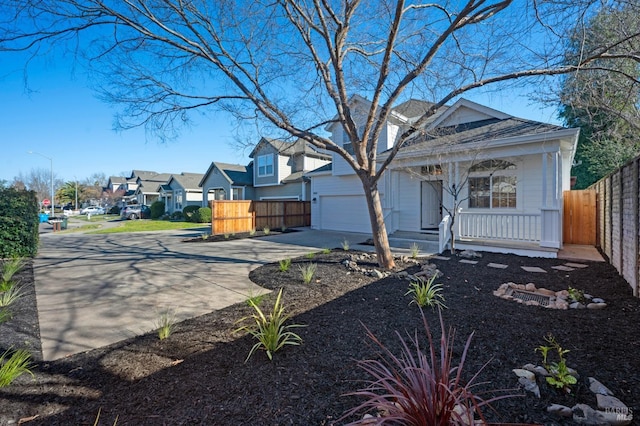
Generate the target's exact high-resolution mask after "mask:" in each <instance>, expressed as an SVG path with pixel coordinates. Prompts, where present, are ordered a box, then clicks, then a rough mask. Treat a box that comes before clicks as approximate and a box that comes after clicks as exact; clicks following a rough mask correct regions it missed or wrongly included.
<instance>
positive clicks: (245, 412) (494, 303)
mask: <svg viewBox="0 0 640 426" xmlns="http://www.w3.org/2000/svg"><path fill="white" fill-rule="evenodd" d="M347 256H348V254H347V253H344V252H341V251H334V252H333V253H331V254H327V255H320V254H319V255H317V256H316V258H315V259H313V261H314V262H317V263H318V272H317V280H316V281H315V282H313V283H312V284H310V285H303V284H302V283H301V280H300V279H299V271H298V265H297V264H302V263H306V262H309V261H310V260H309V259H306V258H301V259H296V260H295V261H294V265H293V266H292V268H291V270H290V272H287V273H282V272H279V271H278V267H277V265H275V264H269V265H265V266H263V267H261V268H259V269H257V270H256V271H254V272H253V273H252V274H251V279H252V280H254V281H255V282H256V283H258V284H260V285H262V286H264V287H267V288H271V289H276V288H280V287H284V296H283V299H284V303H285V305H286V306H287V308H288V310H289V312H292V313H293V314H294V315H295V316H294V317H293V319H292V321H293V322H295V323H298V324H304V325H306V327H304V328H300V329H298V331H299V334H300V335H301V336H302V338H303V339H304V344H303V345H302V346H299V347H297V346H290V347H287V348H285V349H284V350H283V351H281V352H278V353H276V355H275V357H274V360H273V361H272V362H270V361H268V359H267V357H266V355H265V354H264V353H263V352H258V353H256V354H255V355H254V356H253V357H252V358H251V359H249V360H248V361H247V362H246V363H245V362H244V360H245V358H246V356H247V354H248V352H249V350H250V348H251V346H252V345H253V341H252V340H251V339H250V338H249V337H248V336H239V335H237V334H234V333H233V330H234V329H235V328H236V327H237V326H236V324H235V322H236V321H237V320H238V319H239V318H241V317H243V316H246V315H247V314H249V313H250V310H249V308H248V307H247V306H246V305H244V304H240V305H236V306H231V307H228V308H226V309H222V310H220V311H216V312H213V313H211V314H208V315H204V316H201V317H198V318H194V319H192V320H188V321H185V322H183V323H180V324H179V326H178V327H177V330H176V332H175V333H174V334H173V335H172V336H171V337H170V338H169V339H168V340H166V341H162V342H160V341H158V339H157V338H156V336H155V335H145V336H139V337H136V338H134V339H130V340H127V341H123V342H120V343H118V344H115V345H111V346H109V347H105V348H100V349H97V350H93V351H90V352H87V353H82V354H77V355H74V356H71V357H68V358H65V359H62V360H59V361H55V362H45V363H38V364H37V365H36V367H35V369H34V372H35V379H32V378H31V377H29V376H23V377H21V378H20V379H19V380H18V381H17V382H16V383H15V384H14V385H12V386H10V387H8V388H5V389H1V390H0V424H10V422H12V421H17V420H18V419H19V418H26V417H30V416H38V417H37V418H36V419H35V420H33V421H31V422H29V423H28V424H46V425H71V424H73V425H78V424H93V422H94V420H95V418H96V415H97V413H98V411H99V410H100V409H101V411H102V414H101V422H102V423H101V424H105V425H106V424H108V425H111V424H113V422H114V420H115V418H116V416H117V417H118V425H147V424H148V425H165V424H167V425H182V424H184V425H192V424H206V425H211V424H215V425H327V424H331V423H333V422H335V421H336V420H337V419H338V418H340V416H341V415H342V414H343V413H344V412H345V411H346V410H348V409H350V408H352V407H354V406H355V405H357V404H358V403H359V402H360V400H359V399H358V398H357V397H354V396H344V394H346V393H349V392H352V391H354V390H356V389H358V387H359V386H360V385H361V383H359V382H358V381H359V380H361V379H364V378H366V376H365V375H364V374H363V372H362V371H361V370H360V369H359V368H358V367H357V366H356V361H357V360H361V359H366V358H371V357H375V356H376V355H375V353H376V352H375V348H374V347H372V345H371V344H370V342H369V341H368V339H367V338H366V336H365V330H364V326H366V327H368V328H369V329H370V330H371V331H372V332H373V333H374V334H375V335H376V336H378V337H379V338H380V339H381V340H382V341H383V342H385V343H386V344H388V345H389V346H390V347H391V348H392V350H394V351H395V350H397V348H398V339H397V336H396V335H395V331H396V330H398V331H400V332H401V333H403V334H404V333H405V331H407V332H409V333H413V331H414V330H415V329H416V328H417V329H420V327H421V325H420V324H421V319H420V313H419V311H418V309H417V308H416V306H415V305H411V306H410V305H409V300H410V299H409V296H405V295H404V294H405V292H406V291H407V282H406V281H402V280H401V279H399V278H394V277H388V278H385V279H382V280H374V279H373V278H370V277H365V276H363V275H360V274H357V273H348V271H347V270H346V269H345V267H344V266H342V265H341V264H340V262H341V261H342V260H344V259H345V258H346V257H347ZM433 262H434V263H436V264H437V265H438V267H439V269H440V270H441V271H442V272H443V273H444V276H443V277H442V278H441V279H440V280H439V282H441V283H442V284H443V285H444V294H445V295H446V303H447V306H448V309H446V310H444V311H443V317H444V321H445V324H447V326H454V327H455V328H456V329H457V339H456V341H457V344H456V350H455V355H456V356H460V354H461V349H462V346H463V343H464V340H465V339H466V337H467V336H468V335H469V334H470V333H471V332H475V336H474V338H473V342H472V345H471V349H470V352H469V355H468V359H467V364H466V369H467V377H469V375H471V374H472V373H473V372H475V371H477V370H478V369H480V368H481V366H482V365H483V364H484V363H485V362H487V361H490V363H489V364H488V366H487V367H486V368H485V369H484V371H483V372H482V374H481V377H480V379H481V380H482V381H485V380H486V381H488V382H489V383H488V384H487V385H486V386H485V387H484V388H483V389H505V388H510V389H514V388H516V387H517V380H516V377H515V375H514V374H513V373H512V371H511V370H512V369H513V368H518V367H521V366H522V365H523V364H526V363H528V362H532V363H536V362H539V361H540V357H539V354H536V353H535V352H534V349H535V348H536V347H537V346H539V345H540V344H542V343H543V340H542V339H543V337H544V336H545V335H546V334H547V333H553V335H555V336H556V338H557V340H558V341H559V342H560V343H561V345H562V346H563V347H564V348H566V349H569V350H570V351H571V352H569V353H568V354H567V357H568V360H569V365H570V366H572V367H574V368H576V369H577V370H578V372H579V373H580V376H581V377H580V380H579V384H578V385H577V386H575V388H574V392H573V393H572V394H571V395H566V394H563V393H561V392H558V391H555V390H553V389H550V388H549V387H547V386H546V385H542V397H541V398H540V399H537V398H535V397H532V396H531V395H527V396H526V397H519V398H512V399H508V400H503V401H499V402H496V403H495V404H494V408H495V410H496V412H495V413H494V412H488V413H487V416H488V417H489V418H490V419H491V420H493V421H496V422H498V421H501V422H511V423H516V422H519V423H535V424H545V425H551V424H571V422H570V421H565V420H561V419H558V418H555V417H552V416H550V415H548V414H547V413H546V412H545V407H546V406H547V405H548V404H549V403H551V402H555V403H560V404H565V405H569V406H573V405H574V404H575V403H577V402H584V403H587V404H590V405H595V397H594V396H593V395H592V394H591V393H590V392H589V391H588V389H587V386H586V378H587V377H589V376H595V377H596V378H598V380H600V381H601V382H602V383H604V384H605V385H606V386H607V387H609V389H611V390H612V391H613V392H614V394H615V395H616V396H617V397H618V398H620V399H621V400H622V401H623V402H625V403H626V404H627V405H628V406H629V407H630V408H631V409H632V410H633V411H635V412H636V413H640V357H638V353H640V334H639V333H638V332H637V330H638V324H640V300H639V299H636V298H634V297H633V296H632V294H631V291H630V288H629V286H628V284H626V283H625V282H624V280H622V279H621V278H620V276H619V275H618V274H617V272H616V271H615V270H614V269H613V268H612V267H611V266H610V265H607V264H605V263H590V264H589V266H588V268H585V269H582V270H580V269H578V270H575V271H571V272H561V271H556V270H553V269H551V268H550V267H551V266H554V265H559V264H562V263H564V262H563V261H561V260H552V259H530V258H522V257H517V256H511V255H498V254H484V257H483V258H482V259H480V262H479V263H478V264H477V265H467V264H461V263H459V262H457V259H451V260H449V261H441V260H434V261H433ZM489 262H494V263H503V264H508V265H509V268H507V269H506V270H500V269H493V268H489V267H487V266H486V265H487V264H488V263H489ZM522 265H525V266H540V267H543V268H544V269H546V270H547V271H548V272H547V273H545V274H542V273H537V274H534V273H526V272H524V271H522V270H521V268H520V266H522ZM400 266H401V267H409V268H410V270H413V268H416V267H415V266H411V265H409V264H407V265H400ZM509 281H513V282H516V283H527V282H533V283H535V284H536V286H538V287H546V288H549V289H552V290H561V289H566V288H567V287H568V286H572V287H576V288H579V289H583V290H585V291H586V292H588V293H591V294H593V295H595V296H599V297H602V298H604V299H606V301H607V302H608V303H609V306H608V307H607V308H606V309H605V310H601V311H595V310H569V311H555V310H547V309H545V308H541V307H527V306H521V305H518V304H516V303H514V302H509V301H505V300H501V299H498V298H496V297H494V296H493V295H492V291H493V290H495V289H496V288H497V287H498V286H499V285H500V284H501V283H504V282H509ZM273 297H274V296H273V294H272V295H270V296H269V297H267V299H266V300H265V301H264V302H263V305H262V306H265V307H267V306H269V304H270V303H272V301H273ZM426 315H427V318H428V321H429V323H430V324H431V325H432V326H433V328H434V332H435V333H438V332H439V330H438V327H437V314H436V313H435V312H433V311H431V310H428V311H426ZM32 319H33V318H32ZM3 330H4V329H3ZM3 335H4V334H3ZM1 339H2V337H0V340H1ZM515 392H516V393H518V394H523V393H524V392H523V391H522V390H516V391H515ZM338 423H339V424H341V423H344V421H340V422H338Z"/></svg>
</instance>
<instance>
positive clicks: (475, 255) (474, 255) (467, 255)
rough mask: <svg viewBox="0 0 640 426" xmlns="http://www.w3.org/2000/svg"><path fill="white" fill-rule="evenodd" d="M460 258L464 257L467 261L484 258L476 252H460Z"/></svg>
mask: <svg viewBox="0 0 640 426" xmlns="http://www.w3.org/2000/svg"><path fill="white" fill-rule="evenodd" d="M459 256H460V257H464V258H465V259H476V258H480V257H482V254H481V253H478V252H477V251H475V250H463V251H461V252H460V254H459Z"/></svg>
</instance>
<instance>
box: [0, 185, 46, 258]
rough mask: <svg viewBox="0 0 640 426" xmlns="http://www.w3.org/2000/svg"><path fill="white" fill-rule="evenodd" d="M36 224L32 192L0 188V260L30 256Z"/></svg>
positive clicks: (34, 246)
mask: <svg viewBox="0 0 640 426" xmlns="http://www.w3.org/2000/svg"><path fill="white" fill-rule="evenodd" d="M38 223H39V219H38V200H37V198H36V194H35V192H33V191H19V190H16V189H13V188H0V259H1V258H13V257H34V256H35V255H36V253H37V252H38Z"/></svg>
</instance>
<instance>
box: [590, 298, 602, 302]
mask: <svg viewBox="0 0 640 426" xmlns="http://www.w3.org/2000/svg"><path fill="white" fill-rule="evenodd" d="M591 301H592V302H593V303H604V299H601V298H599V297H594V298H593V299H591Z"/></svg>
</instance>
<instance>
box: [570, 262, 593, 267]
mask: <svg viewBox="0 0 640 426" xmlns="http://www.w3.org/2000/svg"><path fill="white" fill-rule="evenodd" d="M565 265H566V266H569V267H571V268H586V267H588V266H589V265H585V264H584V263H572V262H569V263H565Z"/></svg>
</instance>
